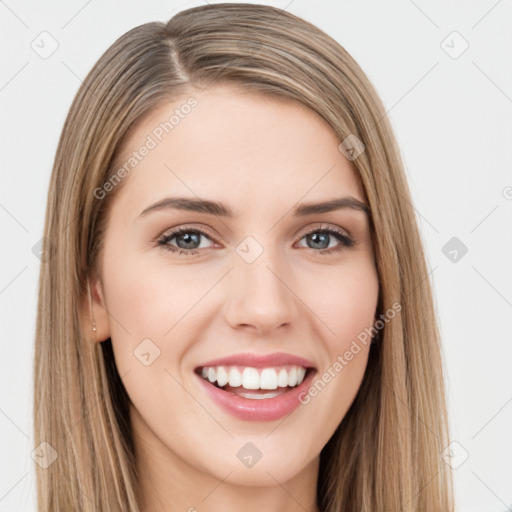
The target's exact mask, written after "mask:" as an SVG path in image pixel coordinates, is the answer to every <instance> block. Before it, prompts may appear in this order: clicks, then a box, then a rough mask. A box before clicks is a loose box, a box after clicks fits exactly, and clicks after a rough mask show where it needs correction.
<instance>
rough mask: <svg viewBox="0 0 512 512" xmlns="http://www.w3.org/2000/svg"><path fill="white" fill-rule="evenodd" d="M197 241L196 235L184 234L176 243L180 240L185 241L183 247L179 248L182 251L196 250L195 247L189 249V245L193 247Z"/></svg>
mask: <svg viewBox="0 0 512 512" xmlns="http://www.w3.org/2000/svg"><path fill="white" fill-rule="evenodd" d="M198 239H199V234H198V233H184V234H182V235H180V236H179V237H178V238H177V240H176V242H177V243H178V242H179V241H180V240H185V247H181V248H182V249H196V247H190V246H189V244H192V245H194V244H196V243H198ZM191 240H192V241H191Z"/></svg>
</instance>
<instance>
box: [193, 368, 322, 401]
mask: <svg viewBox="0 0 512 512" xmlns="http://www.w3.org/2000/svg"><path fill="white" fill-rule="evenodd" d="M314 371H316V370H315V369H314V368H311V367H308V368H306V367H303V366H298V365H282V366H275V367H269V368H253V367H250V366H246V367H243V366H237V365H230V366H216V367H200V368H197V369H196V370H195V373H196V374H197V375H198V376H199V377H201V378H203V379H204V380H206V381H207V382H208V383H209V384H211V385H212V386H214V387H216V388H218V389H221V390H222V391H225V392H227V393H231V394H233V395H237V396H240V397H243V398H251V399H264V398H274V397H277V396H280V395H283V394H285V393H287V392H288V391H290V390H292V389H294V388H296V387H297V386H299V385H300V384H302V382H303V381H304V380H305V379H306V378H307V377H308V376H309V375H310V373H311V372H314Z"/></svg>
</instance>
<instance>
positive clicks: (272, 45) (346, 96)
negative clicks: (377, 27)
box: [34, 3, 453, 512]
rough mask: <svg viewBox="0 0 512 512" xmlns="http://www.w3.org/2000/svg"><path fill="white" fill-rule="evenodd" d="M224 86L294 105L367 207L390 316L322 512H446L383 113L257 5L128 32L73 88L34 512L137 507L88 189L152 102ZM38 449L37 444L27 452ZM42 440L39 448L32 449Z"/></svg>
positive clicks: (323, 47) (41, 387) (355, 79)
mask: <svg viewBox="0 0 512 512" xmlns="http://www.w3.org/2000/svg"><path fill="white" fill-rule="evenodd" d="M215 84H219V85H220V84H228V85H231V86H236V87H240V88H242V89H244V90H246V91H254V93H258V94H268V95H271V96H273V97H277V98H281V99H283V100H286V99H287V100H293V101H296V102H299V103H301V104H303V105H306V106H307V107H309V108H310V109H312V110H313V111H315V112H316V113H318V114H319V115H320V116H321V117H322V118H324V119H325V120H326V121H327V123H328V124H329V125H330V126H331V127H332V129H333V130H334V131H335V132H336V134H337V136H338V137H339V140H340V141H343V140H345V139H346V137H348V136H349V135H353V136H356V137H357V138H358V139H359V140H360V141H361V142H362V143H363V144H364V151H363V152H362V153H361V154H360V155H359V156H358V157H357V158H356V159H355V160H353V164H354V170H355V172H356V173H357V176H358V179H360V181H361V183H362V185H363V189H364V192H365V195H366V200H367V201H368V204H369V206H370V211H371V217H370V224H371V230H372V236H373V243H374V249H375V261H376V266H377V271H378V275H379V281H380V295H379V306H378V307H379V311H380V312H383V311H386V310H388V309H389V308H391V307H392V305H393V304H395V303H400V304H401V306H402V309H401V314H400V315H397V316H396V317H395V318H394V319H393V321H392V322H389V323H388V324H387V325H386V326H385V328H384V329H383V330H382V332H381V336H380V340H379V341H378V342H377V343H376V344H375V345H372V348H371V351H370V355H369V360H368V366H367V369H366V373H365V376H364V379H363V381H362V384H361V388H360V390H359V392H358V394H357V396H356V398H355V400H354V402H353V404H352V405H351V407H350V409H349V411H348V412H347V414H346V416H345V417H344V419H343V421H342V422H341V424H340V425H339V427H338V428H337V430H336V432H335V433H334V435H333V436H332V438H331V439H330V440H329V442H328V443H327V445H326V446H325V447H324V449H323V450H322V452H321V456H320V474H319V480H318V492H317V498H318V505H319V508H320V510H322V512H335V511H336V512H340V511H356V510H357V511H371V512H384V511H385V512H398V511H401V512H412V511H421V512H424V511H429V512H434V511H438V512H449V511H451V510H453V504H452V499H453V498H452V492H453V491H452V480H451V474H450V471H449V467H448V466H447V464H446V463H445V462H444V461H443V460H442V457H441V454H442V451H443V449H444V448H445V447H446V445H447V444H448V443H449V439H448V437H449V435H448V422H447V411H446V404H445V396H444V377H443V368H442V363H443V360H442V354H441V346H440V336H439V332H438V327H437V323H436V322H437V320H436V317H435V313H434V304H433V298H432V291H431V285H430V282H429V279H428V278H427V276H428V270H427V267H426V264H425V257H424V252H423V248H422V241H421V238H420V236H419V231H418V227H417V222H416V218H415V214H414V210H413V208H412V206H411V203H412V201H411V197H410V192H409V189H408V185H407V181H406V177H405V173H404V169H403V163H402V161H401V157H400V153H399V149H398V147H397V144H396V141H395V138H394V135H393V133H392V129H391V126H390V123H389V121H388V118H387V116H386V112H385V110H384V108H383V105H382V104H381V101H380V99H379V98H378V96H377V94H376V92H375V90H374V88H373V86H372V85H371V83H370V81H369V80H368V78H367V77H366V76H365V74H364V73H363V71H362V70H361V68H360V67H359V66H358V64H357V63H356V62H355V61H354V60H353V58H352V57H351V56H350V55H349V54H348V53H347V51H346V50H345V49H344V48H343V47H342V46H340V45H339V44H338V43H337V42H336V41H334V40H333V39H332V38H330V37H329V36H328V35H326V34H325V33H324V32H322V31H321V30H319V29H318V28H317V27H315V26H314V25H312V24H310V23H308V22H306V21H304V20H303V19H301V18H299V17H296V16H294V15H292V14H290V13H288V12H286V11H283V10H280V9H277V8H273V7H270V6H265V5H253V4H240V3H232V4H230V3H222V4H213V5H205V6H202V7H196V8H191V9H187V10H185V11H182V12H180V13H178V14H177V15H175V16H174V17H173V18H171V19H170V21H169V22H168V23H161V22H153V23H146V24H143V25H140V26H138V27H136V28H134V29H132V30H130V31H129V32H127V33H126V34H124V35H123V36H121V37H120V38H119V39H118V40H117V41H115V43H114V44H113V45H112V46H111V47H110V48H109V49H108V50H107V51H106V52H105V53H104V54H103V55H102V56H101V58H100V59H99V61H98V62H97V63H96V64H95V65H94V67H93V68H92V70H91V71H90V73H89V74H88V75H87V77H86V78H85V80H84V82H83V84H82V85H81V87H80V89H79V90H78V92H77V95H76V97H75V98H74V100H73V103H72V105H71V107H70V110H69V113H68V116H67V119H66V121H65V124H64V128H63V131H62V134H61V138H60V141H59V144H58V148H57V153H56V157H55V162H54V167H53V171H52V175H51V182H50V187H49V193H48V203H47V211H46V219H45V227H44V240H45V241H44V244H43V253H46V255H47V258H46V259H43V263H42V265H41V274H40V282H39V302H38V311H37V329H36V340H35V343H36V346H35V360H34V432H35V436H34V439H35V445H34V447H37V446H42V447H43V448H41V449H43V450H44V453H45V454H46V455H45V457H46V461H47V463H46V464H40V465H36V470H37V473H36V474H37V491H38V492H37V495H38V508H39V510H40V511H44V512H57V511H63V510H80V511H83V512H93V511H94V512H96V511H97V510H98V509H99V510H108V511H109V512H115V511H119V512H121V511H122V512H126V511H130V512H138V511H139V506H140V502H139V500H140V496H139V491H138V486H137V470H136V464H135V457H134V446H133V440H132V437H131V427H130V423H129V415H128V403H129V398H128V396H127V394H126V391H125V389H124V386H123V383H122V377H123V376H120V375H119V374H118V373H117V370H116V366H115V363H114V358H113V354H112V347H111V343H110V339H109V340H106V341H105V342H103V343H92V342H91V341H90V324H87V325H85V324H84V320H83V318H84V315H83V314H82V313H83V311H84V306H83V304H84V297H86V296H87V282H88V278H89V277H90V275H91V274H92V272H94V271H96V270H97V268H98V262H99V254H100V251H101V243H102V234H103V233H104V228H105V222H106V218H107V213H108V208H109V205H110V204H111V203H112V200H113V198H114V197H116V194H117V193H118V191H119V188H120V187H117V188H116V189H115V190H113V191H112V192H110V193H109V194H107V196H106V197H105V198H103V199H101V200H98V199H97V198H96V197H95V194H94V193H93V191H94V190H95V189H97V188H98V187H101V186H102V185H103V184H104V183H106V182H107V181H108V180H109V179H110V178H111V177H112V176H113V174H114V173H115V172H116V165H117V164H116V158H117V156H118V155H119V151H120V148H121V146H122V143H123V141H124V140H125V137H126V134H127V133H128V131H129V130H130V129H131V128H133V126H134V125H135V123H136V122H137V121H138V120H140V119H141V118H142V116H144V115H145V114H148V113H149V112H150V111H152V110H153V109H154V108H155V107H157V106H159V105H161V104H163V103H164V102H169V101H176V100H177V99H178V98H183V97H184V95H186V94H191V91H193V90H195V89H196V88H202V87H211V86H213V85H215ZM41 443H43V445H41ZM46 443H47V444H46Z"/></svg>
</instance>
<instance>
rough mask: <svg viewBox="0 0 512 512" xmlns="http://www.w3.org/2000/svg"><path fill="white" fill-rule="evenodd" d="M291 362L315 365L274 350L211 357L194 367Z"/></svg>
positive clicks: (264, 366)
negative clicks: (268, 352) (266, 352)
mask: <svg viewBox="0 0 512 512" xmlns="http://www.w3.org/2000/svg"><path fill="white" fill-rule="evenodd" d="M286 364H293V365H297V366H303V367H304V368H314V367H315V365H314V364H313V363H312V362H311V361H308V360H307V359H304V358H302V357H298V356H294V355H291V354H286V353H284V352H274V353H273V354H266V355H258V354H251V353H249V352H247V353H245V354H234V355H232V356H228V357H223V358H221V359H212V360H211V361H207V362H206V363H203V364H201V365H200V366H197V367H196V370H197V369H198V368H203V367H205V366H230V365H231V366H250V367H252V368H269V367H272V366H284V365H286Z"/></svg>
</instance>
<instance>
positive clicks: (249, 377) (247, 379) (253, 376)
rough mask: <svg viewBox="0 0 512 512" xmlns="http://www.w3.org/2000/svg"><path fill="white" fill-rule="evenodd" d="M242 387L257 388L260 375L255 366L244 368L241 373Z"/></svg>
mask: <svg viewBox="0 0 512 512" xmlns="http://www.w3.org/2000/svg"><path fill="white" fill-rule="evenodd" d="M242 387H243V388H245V389H259V387H260V377H259V375H258V370H256V368H250V367H247V368H244V372H243V373H242Z"/></svg>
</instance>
